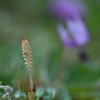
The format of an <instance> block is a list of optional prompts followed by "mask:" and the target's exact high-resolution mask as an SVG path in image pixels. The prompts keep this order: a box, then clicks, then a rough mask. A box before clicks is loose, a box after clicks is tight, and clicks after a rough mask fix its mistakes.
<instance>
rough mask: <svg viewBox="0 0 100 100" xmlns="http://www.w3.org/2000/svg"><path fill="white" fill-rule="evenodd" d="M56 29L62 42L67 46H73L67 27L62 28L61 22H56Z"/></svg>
mask: <svg viewBox="0 0 100 100" xmlns="http://www.w3.org/2000/svg"><path fill="white" fill-rule="evenodd" d="M57 30H58V33H59V36H60V38H61V40H62V42H63V44H64V45H65V46H68V47H73V42H72V40H71V39H70V37H69V34H68V32H67V29H66V28H64V26H63V24H61V23H60V24H58V26H57Z"/></svg>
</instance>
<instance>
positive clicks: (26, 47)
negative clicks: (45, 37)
mask: <svg viewBox="0 0 100 100" xmlns="http://www.w3.org/2000/svg"><path fill="white" fill-rule="evenodd" d="M30 49H31V48H30V44H29V42H28V40H27V39H25V38H24V39H23V40H22V51H23V57H25V58H24V60H25V61H26V62H25V64H26V68H27V70H28V73H29V80H30V89H29V93H28V94H30V95H29V100H34V97H33V95H34V93H35V92H34V91H33V88H34V87H33V78H32V67H33V65H32V63H33V62H32V61H31V59H32V57H31V56H32V54H31V53H32V52H31V51H30Z"/></svg>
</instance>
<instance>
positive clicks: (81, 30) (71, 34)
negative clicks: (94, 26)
mask: <svg viewBox="0 0 100 100" xmlns="http://www.w3.org/2000/svg"><path fill="white" fill-rule="evenodd" d="M66 25H67V27H68V29H66V28H65V27H64V25H63V24H59V25H57V30H58V33H59V36H60V38H61V40H62V42H63V44H64V45H65V46H66V47H73V46H76V47H81V46H83V45H85V44H86V43H88V41H89V35H88V31H87V28H86V27H85V25H84V23H83V21H82V20H81V19H76V20H68V21H66ZM67 30H68V31H67Z"/></svg>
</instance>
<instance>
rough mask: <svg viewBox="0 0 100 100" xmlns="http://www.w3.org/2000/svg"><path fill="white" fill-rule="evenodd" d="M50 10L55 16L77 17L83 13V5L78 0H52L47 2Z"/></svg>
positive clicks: (62, 17)
mask: <svg viewBox="0 0 100 100" xmlns="http://www.w3.org/2000/svg"><path fill="white" fill-rule="evenodd" d="M49 9H50V12H51V13H52V14H53V15H55V16H56V17H57V18H59V19H61V20H64V19H66V18H71V19H73V18H77V16H83V15H84V9H85V7H84V5H83V3H81V2H79V1H78V0H52V2H50V4H49Z"/></svg>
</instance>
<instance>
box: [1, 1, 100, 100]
mask: <svg viewBox="0 0 100 100" xmlns="http://www.w3.org/2000/svg"><path fill="white" fill-rule="evenodd" d="M47 2H48V1H47V0H29V1H28V0H0V81H1V82H2V85H10V86H11V87H13V89H14V90H13V92H14V91H16V90H18V87H19V83H20V88H21V89H22V90H23V91H24V92H25V93H26V94H27V91H28V89H29V82H28V72H27V69H26V68H25V64H24V60H23V56H22V48H21V43H22V42H21V41H22V39H23V38H26V39H28V41H29V42H30V46H31V51H32V55H33V62H34V63H33V66H34V67H33V80H34V84H35V85H36V87H39V86H41V83H42V81H44V85H43V88H44V89H45V90H46V89H51V90H53V91H56V92H55V94H54V96H53V98H52V100H100V1H99V0H84V2H85V4H86V6H87V9H88V11H87V13H86V14H87V15H86V18H85V19H84V22H85V24H86V26H87V28H88V30H89V35H90V42H89V43H88V44H86V45H85V47H84V48H85V50H86V52H87V54H88V56H89V63H88V64H87V65H84V64H83V63H82V62H81V61H80V59H79V57H78V50H77V48H72V49H69V48H67V47H64V45H63V43H62V41H61V39H60V37H59V34H58V32H57V29H56V23H57V22H56V20H55V19H54V18H53V17H52V16H51V15H50V14H49V11H48V10H47V6H48V5H47ZM3 93H4V91H2V90H0V96H1V95H2V94H3ZM46 95H49V94H46ZM42 97H43V96H42ZM42 99H43V98H41V100H42ZM44 100H48V99H45V96H44Z"/></svg>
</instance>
